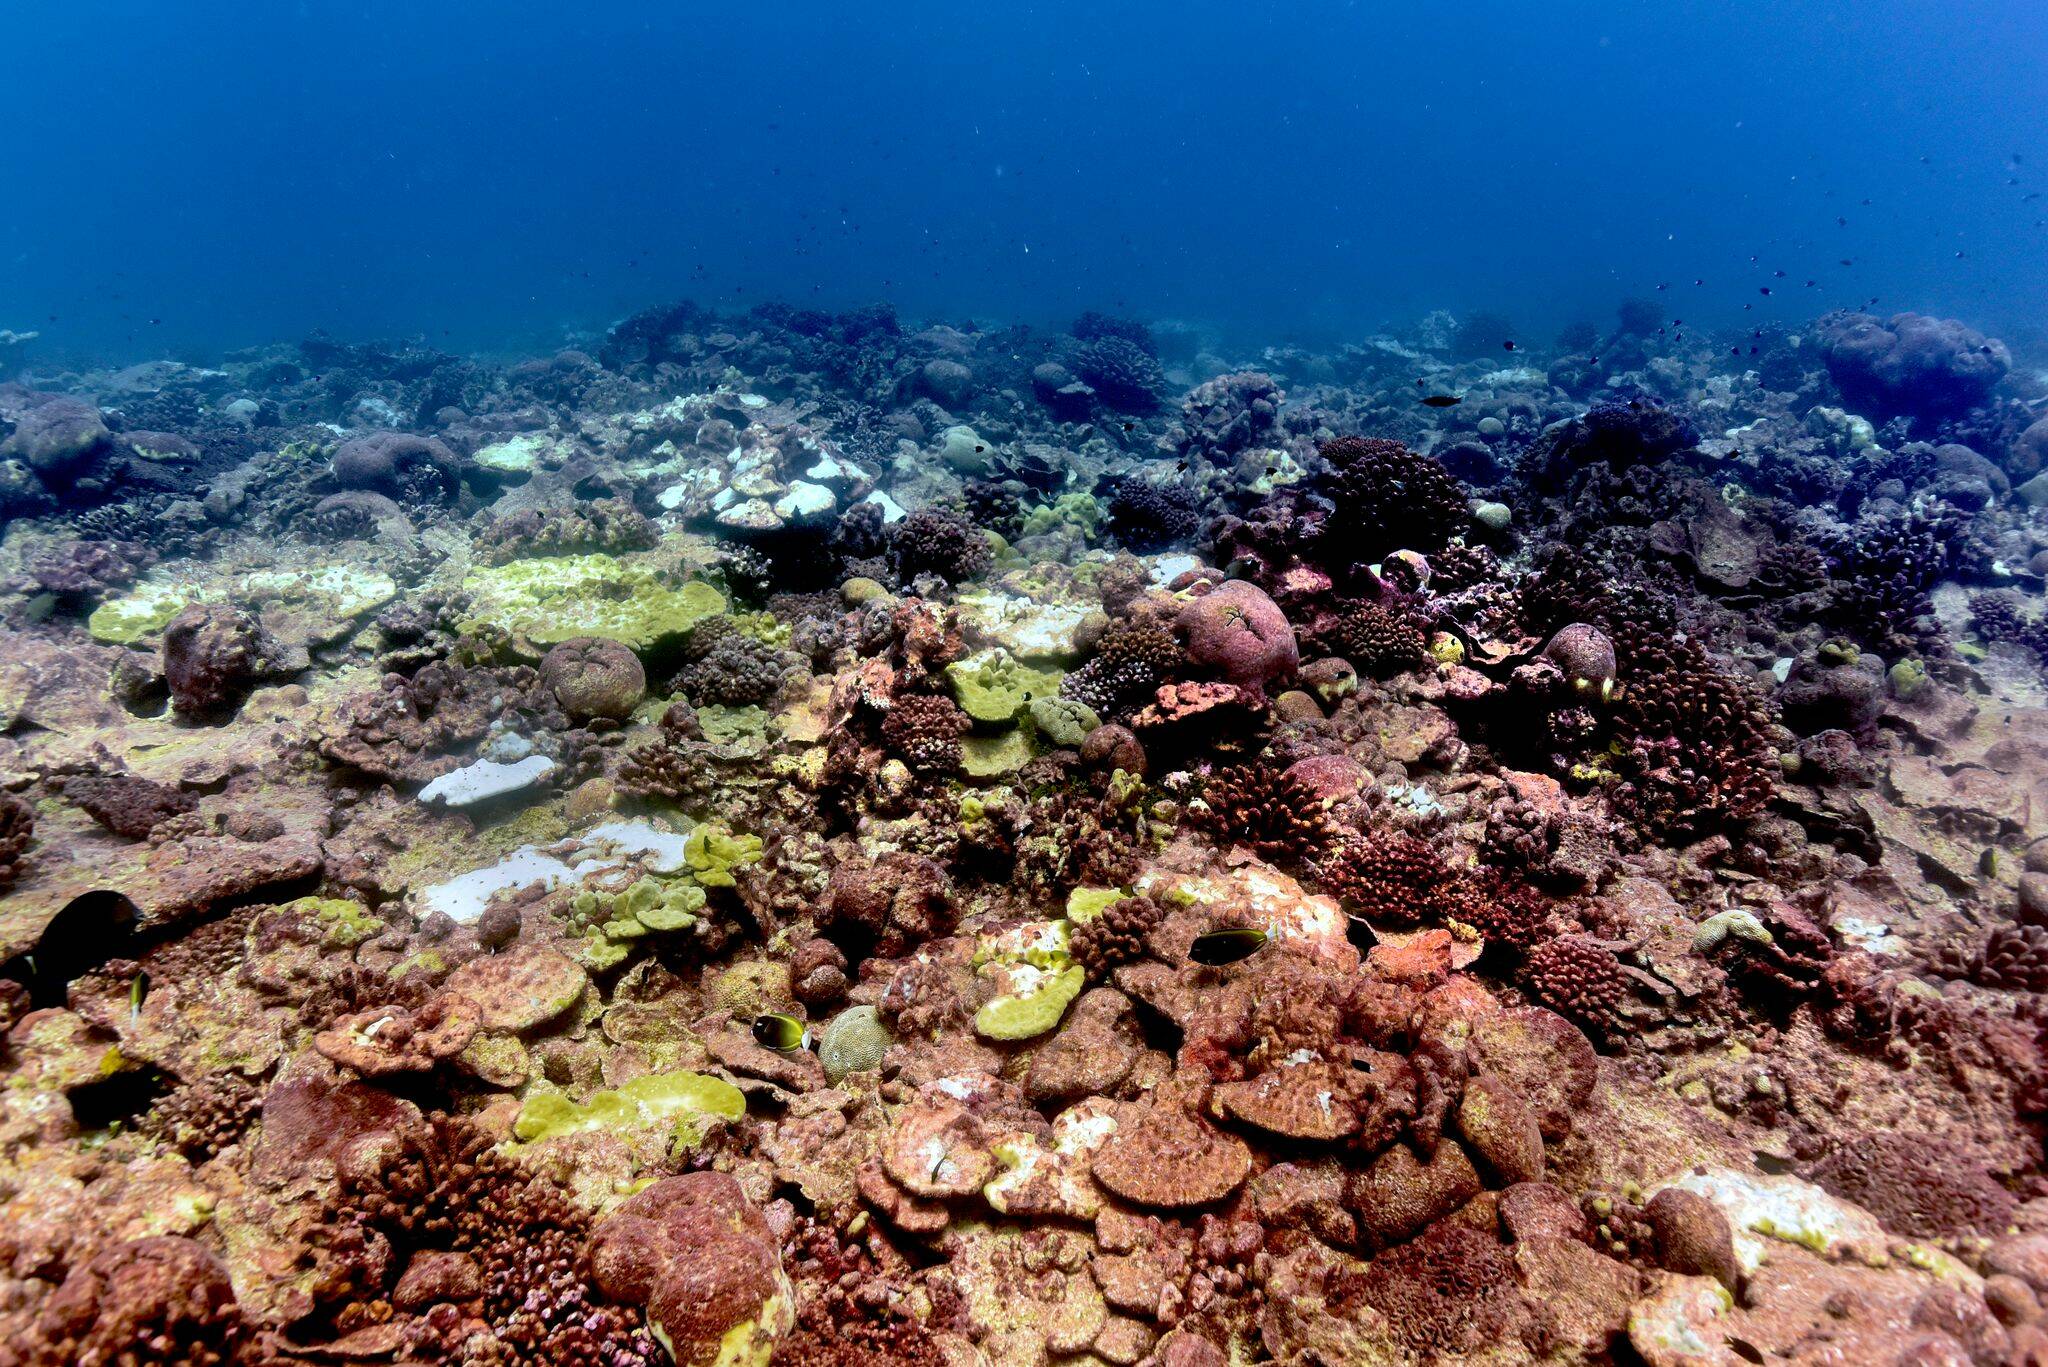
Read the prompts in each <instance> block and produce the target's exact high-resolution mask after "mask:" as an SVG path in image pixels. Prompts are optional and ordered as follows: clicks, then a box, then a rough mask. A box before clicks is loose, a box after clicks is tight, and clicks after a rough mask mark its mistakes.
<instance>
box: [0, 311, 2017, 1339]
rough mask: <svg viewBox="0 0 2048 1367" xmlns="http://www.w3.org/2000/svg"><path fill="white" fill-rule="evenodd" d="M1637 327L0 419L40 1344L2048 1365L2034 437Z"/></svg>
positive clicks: (1181, 336) (1863, 329)
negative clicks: (1523, 339) (1525, 336)
mask: <svg viewBox="0 0 2048 1367" xmlns="http://www.w3.org/2000/svg"><path fill="white" fill-rule="evenodd" d="M1654 314H1655V310H1654V309H1647V308H1646V307H1644V306H1641V305H1631V306H1630V307H1629V308H1626V309H1624V311H1623V323H1622V326H1621V328H1620V329H1618V330H1615V331H1614V332H1613V333H1612V335H1603V333H1604V332H1605V331H1606V330H1604V329H1600V328H1596V327H1593V326H1591V325H1585V326H1581V327H1576V328H1573V329H1571V330H1570V332H1569V333H1568V334H1567V336H1566V337H1565V338H1564V339H1562V340H1561V341H1560V342H1559V343H1558V344H1557V345H1555V346H1553V347H1543V346H1540V345H1536V344H1533V343H1529V344H1524V345H1523V346H1521V347H1520V348H1519V349H1518V350H1516V353H1515V354H1514V355H1512V356H1508V357H1504V356H1503V354H1502V353H1501V351H1500V350H1499V349H1498V348H1497V345H1496V344H1495V343H1494V342H1492V341H1490V340H1488V338H1489V337H1490V335H1491V333H1490V331H1489V329H1491V330H1494V331H1497V330H1498V328H1499V326H1500V325H1499V324H1496V323H1489V322H1487V321H1486V320H1485V319H1474V320H1469V321H1468V323H1467V325H1466V326H1464V327H1462V328H1461V327H1456V326H1453V325H1452V324H1451V321H1450V320H1448V319H1444V318H1440V317H1436V318H1431V319H1429V320H1425V322H1424V323H1423V324H1421V325H1419V326H1418V327H1416V328H1415V329H1413V330H1411V331H1410V332H1408V333H1405V334H1403V335H1400V336H1394V335H1383V336H1374V337H1370V338H1368V339H1366V340H1364V341H1361V342H1358V343H1355V344H1353V345H1349V346H1346V347H1344V348H1343V349H1342V350H1340V351H1337V352H1334V353H1322V354H1312V353H1307V352H1300V351H1290V350H1287V349H1284V348H1279V349H1271V350H1268V351H1266V352H1264V353H1262V360H1261V363H1260V364H1261V368H1260V369H1259V370H1257V371H1250V370H1243V369H1233V368H1232V366H1231V364H1230V362H1229V360H1228V359H1227V358H1226V357H1225V356H1223V355H1220V354H1218V353H1217V351H1216V350H1215V348H1214V346H1213V345H1212V344H1211V343H1210V342H1209V341H1208V340H1207V339H1205V338H1204V337H1203V336H1201V335H1199V334H1197V333H1194V332H1192V331H1189V330H1186V329H1176V328H1170V327H1161V328H1158V329H1154V328H1149V327H1147V326H1145V325H1142V324H1138V323H1134V322H1131V321H1128V320H1124V319H1118V318H1111V317H1105V316H1102V315H1097V314H1091V315H1088V316H1086V317H1084V318H1082V319H1081V320H1080V321H1079V322H1078V323H1077V324H1075V326H1074V327H1073V329H1072V331H1071V333H1070V334H1067V335H1053V334H1048V333H1043V332H1037V331H1033V330H1029V329H1022V328H1011V329H1005V330H1001V331H976V330H973V329H972V328H969V327H953V326H934V327H929V328H925V329H923V330H916V329H913V328H911V327H908V326H906V325H904V324H903V323H901V322H899V320H898V319H897V318H896V317H895V316H894V315H893V314H892V313H890V312H888V311H886V310H870V311H865V312H856V313H848V314H824V313H815V312H804V311H799V310H795V309H789V308H780V307H763V308H760V309H756V310H755V311H753V312H751V313H746V314H741V315H725V314H717V313H713V312H710V311H707V310H704V309H701V308H698V307H695V306H690V305H683V306H678V307H675V308H667V309H660V310H655V311H651V312H648V313H645V314H642V315H639V316H637V317H634V318H631V319H628V320H627V321H625V322H623V323H621V324H619V325H618V326H617V327H615V328H614V329H612V331H611V332H610V333H609V334H608V335H606V336H605V337H604V338H603V339H602V341H601V344H598V345H596V346H594V348H593V350H592V351H590V352H587V353H586V352H582V351H564V352H562V353H560V354H558V355H554V356H550V357H544V358H540V359H535V360H528V361H523V362H520V363H517V364H511V365H499V364H486V363H483V362H478V361H472V360H466V359H463V358H461V357H457V356H452V355H444V354H439V353H436V352H433V351H430V350H424V349H421V348H418V347H413V346H396V347H380V346H372V345H353V344H343V343H339V342H335V341H333V340H330V339H327V338H322V337H316V338H313V339H310V340H308V341H306V342H304V343H302V344H299V345H297V346H287V347H273V348H266V349H262V350H257V351H252V352H248V353H244V354H240V355H237V356H234V357H232V358H230V360H229V361H228V362H227V363H226V364H224V365H222V366H221V367H219V368H215V369H198V368H191V367H185V366H179V365H173V364H164V365H159V366H154V367H146V368H141V369H129V370H122V371H118V372H84V373H80V372H66V373H62V374H49V375H38V374H34V373H30V374H29V375H27V376H26V377H25V378H24V379H23V380H22V381H21V382H17V383H9V384H6V385H0V436H4V444H0V510H4V513H5V515H6V518H7V521H6V530H5V537H4V542H0V575H4V576H5V598H4V610H5V613H6V620H5V625H4V634H5V644H4V650H0V878H4V879H5V883H6V889H5V894H4V900H0V939H4V944H0V961H4V962H0V1031H4V1034H0V1039H4V1051H0V1068H4V1077H5V1084H6V1085H5V1086H4V1087H0V1360H4V1361H6V1362H19V1363H23V1364H28V1365H29V1367H52V1365H54V1364H69V1363H77V1364H87V1365H88V1367H98V1365H100V1364H106V1365H108V1367H113V1365H115V1364H144V1363H150V1364H156V1363H189V1364H204V1365H206V1367H215V1365H218V1364H289V1363H305V1364H314V1363H322V1364H332V1363H393V1364H399V1363H440V1362H446V1363H461V1364H472V1365H473V1367H542V1365H543V1364H551V1365H552V1364H566V1365H569V1367H656V1365H657V1364H661V1363H665V1362H670V1361H673V1362H674V1363H678V1364H682V1367H714V1365H717V1367H741V1365H743V1364H745V1365H751V1367H762V1365H763V1364H769V1363H775V1364H787V1365H788V1367H812V1365H813V1364H818V1365H821V1367H822V1365H824V1364H850V1365H853V1367H859V1364H885V1363H906V1364H915V1365H919V1367H974V1365H976V1364H988V1365H989V1367H1009V1365H1010V1364H1018V1365H1020V1367H1036V1365H1037V1364H1055V1363H1056V1364H1075V1365H1076V1367H1084V1365H1085V1367H1093V1365H1094V1364H1116V1365H1117V1367H1132V1365H1133V1364H1150V1365H1152V1367H1226V1365H1227V1364H1249V1363H1259V1362H1271V1363H1281V1364H1332V1365H1334V1364H1408V1363H1416V1364H1426V1363H1453V1362H1472V1363H1486V1364H1514V1363H1544V1364H1550V1363H1555V1364H1599V1363H1616V1364H1651V1365H1652V1367H1734V1365H1735V1364H1739V1363H1764V1362H1775V1361H1791V1362H1811V1363H1836V1364H1899V1365H1900V1367H1906V1365H1907V1364H1913V1365H1915V1367H1921V1365H1929V1367H1931V1365H1932V1364H1976V1367H1999V1365H2002V1364H2021V1363H2040V1362H2044V1361H2048V1311H2044V1309H2043V1298H2044V1297H2048V1172H2044V1165H2043V1152H2042V1125H2043V1119H2044V1112H2048V1055H2044V1046H2048V1035H2044V1030H2048V1008H2044V1007H2043V1005H2042V997H2041V996H2040V994H2041V993H2042V991H2043V990H2044V989H2048V842H2043V841H2041V840H2040V837H2041V836H2042V831H2041V829H2040V825H2039V823H2037V822H2036V821H2035V820H2034V815H2035V805H2034V804H2035V799H2036V798H2037V797H2038V798H2041V799H2043V803H2044V806H2043V810H2048V675H2044V672H2043V671H2044V658H2048V618H2044V616H2043V612H2042V587H2043V584H2044V581H2048V514H2044V512H2043V511H2042V508H2043V506H2044V505H2048V418H2042V417H2040V416H2039V414H2040V412H2041V409H2042V405H2043V402H2044V399H2048V389H2044V386H2043V383H2042V380H2041V378H2040V374H2039V373H2036V372H2029V371H2027V370H2025V369H2024V368H2019V369H2016V368H2015V367H2014V364H2013V361H2012V358H2011V356H2010V355H2009V354H2008V351H2007V349H2006V347H2005V346H2004V345H2003V344H2002V343H2000V342H1997V341H1994V340H1991V339H1988V338H1985V337H1983V336H1980V335H1978V334H1977V333H1975V332H1973V331H1971V330H1970V329H1969V328H1967V327H1966V326H1964V325H1962V324H1960V323H1956V322H1951V321H1946V320H1941V319H1933V318H1926V317H1920V316H1916V315H1912V314H1901V315H1898V316H1896V317H1892V318H1889V319H1880V318H1876V317H1869V316H1863V315H1840V314H1837V315H1832V316H1829V317H1826V318H1822V319H1820V320H1818V321H1817V322H1815V323H1813V324H1812V325H1810V326H1808V327H1805V328H1802V329H1799V330H1797V331H1785V332H1781V333H1775V334H1763V340H1762V341H1761V342H1758V343H1756V344H1753V345H1749V346H1748V350H1747V351H1744V350H1743V348H1741V347H1737V348H1735V349H1734V355H1733V358H1732V359H1731V358H1730V356H1729V354H1728V353H1729V348H1728V347H1727V346H1726V345H1725V344H1724V343H1717V342H1716V341H1715V340H1714V339H1712V338H1710V337H1707V336H1705V335H1701V336H1699V337H1697V338H1695V339H1693V340H1680V339H1679V337H1678V336H1677V335H1675V333H1670V335H1667V332H1669V330H1667V331H1666V332H1653V331H1652V329H1653V328H1654V327H1655V323H1654V321H1652V322H1650V323H1648V324H1646V323H1645V322H1644V319H1645V317H1649V318H1651V319H1654ZM1475 339H1477V340H1475ZM1744 342H1745V343H1746V344H1747V343H1749V342H1750V339H1749V338H1747V337H1745V338H1744ZM1511 350H1514V349H1513V348H1511ZM1504 361H1505V362H1509V364H1506V367H1505V368H1501V367H1502V366H1503V363H1504ZM1423 395H1430V396H1434V397H1433V398H1432V400H1431V402H1429V403H1421V402H1418V399H1419V398H1420V397H1421V396H1423Z"/></svg>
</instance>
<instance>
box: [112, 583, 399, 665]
mask: <svg viewBox="0 0 2048 1367" xmlns="http://www.w3.org/2000/svg"><path fill="white" fill-rule="evenodd" d="M397 592H398V585H397V583H396V582H395V581H394V580H393V579H392V578H391V576H390V575H388V574H385V573H384V572H383V571H381V570H375V569H370V568H368V567H365V566H360V565H318V566H313V567H310V568H306V569H288V570H256V571H253V572H251V573H248V574H241V575H228V576H223V577H219V578H213V579H194V578H193V577H192V576H191V575H189V574H175V575H174V574H170V573H168V572H159V573H156V574H152V575H150V576H148V577H147V578H145V579H143V580H142V581H141V582H139V583H137V584H136V585H135V586H134V587H133V588H131V589H130V590H129V591H128V592H127V593H125V594H123V595H122V596H121V597H119V598H113V599H109V600H108V601H107V602H104V603H102V604H100V605H99V606H98V607H97V608H95V609H93V614H92V616H91V617H89V618H87V619H86V630H88V631H90V632H91V633H92V636H93V639H94V640H97V641H104V642H106V643H107V644H109V645H124V646H125V645H134V644H136V643H137V642H139V641H142V640H145V639H148V638H153V637H155V636H157V635H159V634H160V633H161V632H162V631H163V629H164V628H165V627H167V626H169V625H170V623H171V619H172V618H173V617H176V616H177V615H178V613H179V612H181V611H182V610H183V609H184V608H185V607H186V605H187V604H190V603H233V604H234V605H235V606H237V607H241V608H247V609H249V610H250V611H252V612H256V613H258V614H259V615H261V614H262V613H264V612H265V611H266V610H290V611H296V612H299V613H302V614H304V615H306V616H308V617H311V618H314V619H316V620H325V621H326V622H327V623H329V624H339V623H345V622H349V621H353V620H354V619H356V618H358V617H361V616H363V615H365V614H366V613H370V612H374V611H376V610H377V609H378V608H380V607H382V606H384V604H386V603H388V602H390V601H391V599H392V598H393V597H394V596H395V595H396V594H397ZM310 634H312V635H315V636H328V635H332V634H333V630H332V628H331V626H330V629H328V630H318V629H316V630H314V631H312V632H311V633H310Z"/></svg>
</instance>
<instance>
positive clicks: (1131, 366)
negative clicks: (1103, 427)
mask: <svg viewBox="0 0 2048 1367" xmlns="http://www.w3.org/2000/svg"><path fill="white" fill-rule="evenodd" d="M1067 364H1068V368H1069V369H1071V370H1072V371H1073V372H1074V375H1075V377H1076V378H1078V379H1079V380H1080V381H1081V383H1083V384H1085V385H1087V386H1088V387H1089V388H1090V389H1093V390H1094V391H1095V394H1096V397H1098V398H1099V399H1101V400H1102V402H1103V403H1105V404H1107V405H1108V406H1109V407H1111V408H1113V409H1115V410H1117V411H1118V412H1121V413H1150V412H1151V411H1152V410H1153V409H1155V408H1157V407H1158V406H1159V391H1160V390H1162V389H1164V388H1165V387H1166V376H1165V375H1164V374H1163V373H1162V372H1161V371H1160V369H1159V362H1158V361H1157V360H1156V359H1154V358H1153V356H1152V353H1151V352H1150V351H1149V350H1148V349H1147V348H1146V347H1144V346H1141V345H1139V344H1138V343H1136V342H1133V341H1132V340H1130V338H1128V337H1123V336H1115V335H1105V336H1100V337H1096V338H1094V339H1092V340H1090V341H1086V342H1083V343H1082V344H1081V345H1080V346H1078V347H1075V348H1074V351H1073V355H1072V356H1071V357H1070V358H1069V360H1068V362H1067Z"/></svg>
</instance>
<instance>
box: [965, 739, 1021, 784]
mask: <svg viewBox="0 0 2048 1367" xmlns="http://www.w3.org/2000/svg"><path fill="white" fill-rule="evenodd" d="M1037 753H1038V751H1037V748H1036V747H1035V746H1033V745H1032V744H1031V738H1030V737H1029V736H1027V735H1025V734H1024V733H1023V732H1022V731H1005V732H1003V733H1002V734H1001V735H997V736H967V737H964V738H962V740H961V742H960V768H961V770H962V771H963V772H964V773H965V774H966V775H967V776H968V777H969V778H996V777H999V776H1001V775H1003V774H1014V773H1015V772H1017V770H1019V769H1022V768H1023V767H1024V766H1025V765H1027V764H1029V763H1030V762H1031V759H1032V757H1033V756H1034V755H1036V754H1037Z"/></svg>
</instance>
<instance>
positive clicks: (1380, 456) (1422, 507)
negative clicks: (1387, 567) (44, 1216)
mask: <svg viewBox="0 0 2048 1367" xmlns="http://www.w3.org/2000/svg"><path fill="white" fill-rule="evenodd" d="M1322 458H1323V464H1324V466H1325V468H1326V473H1325V474H1324V476H1323V479H1322V486H1323V488H1324V490H1325V491H1326V492H1327V493H1328V495H1329V498H1330V501H1331V502H1332V503H1333V504H1334V505H1335V506H1336V525H1337V526H1338V527H1340V528H1341V529H1342V536H1341V540H1342V542H1343V544H1344V547H1345V552H1344V553H1345V554H1348V555H1349V557H1350V559H1351V560H1353V561H1367V560H1375V559H1378V558H1379V557H1380V556H1382V555H1384V554H1386V553H1387V552H1388V551H1394V550H1401V549H1407V550H1415V551H1421V552H1422V553H1424V554H1425V555H1427V554H1429V553H1430V552H1433V551H1436V550H1438V549H1440V548H1442V546H1443V545H1444V543H1445V542H1447V541H1449V540H1450V539H1451V537H1452V536H1453V535H1455V534H1456V533H1457V532H1459V531H1461V530H1462V529H1463V528H1464V526H1465V524H1466V522H1467V521H1468V520H1469V519H1470V513H1469V512H1468V511H1467V506H1466V496H1465V490H1464V487H1463V486H1462V485H1460V484H1459V483H1458V481H1457V480H1455V479H1453V478H1452V477H1451V474H1450V472H1449V471H1448V470H1446V469H1444V467H1443V464H1442V462H1440V461H1438V460H1436V459H1435V458H1434V457H1431V456H1423V455H1417V454H1416V453H1415V452H1413V451H1411V450H1409V449H1408V448H1407V447H1405V446H1403V445H1402V444H1401V443H1400V442H1397V441H1387V440H1384V439H1382V438H1379V437H1339V438H1337V439H1336V440H1334V441H1329V442H1325V443H1323V448H1322Z"/></svg>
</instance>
